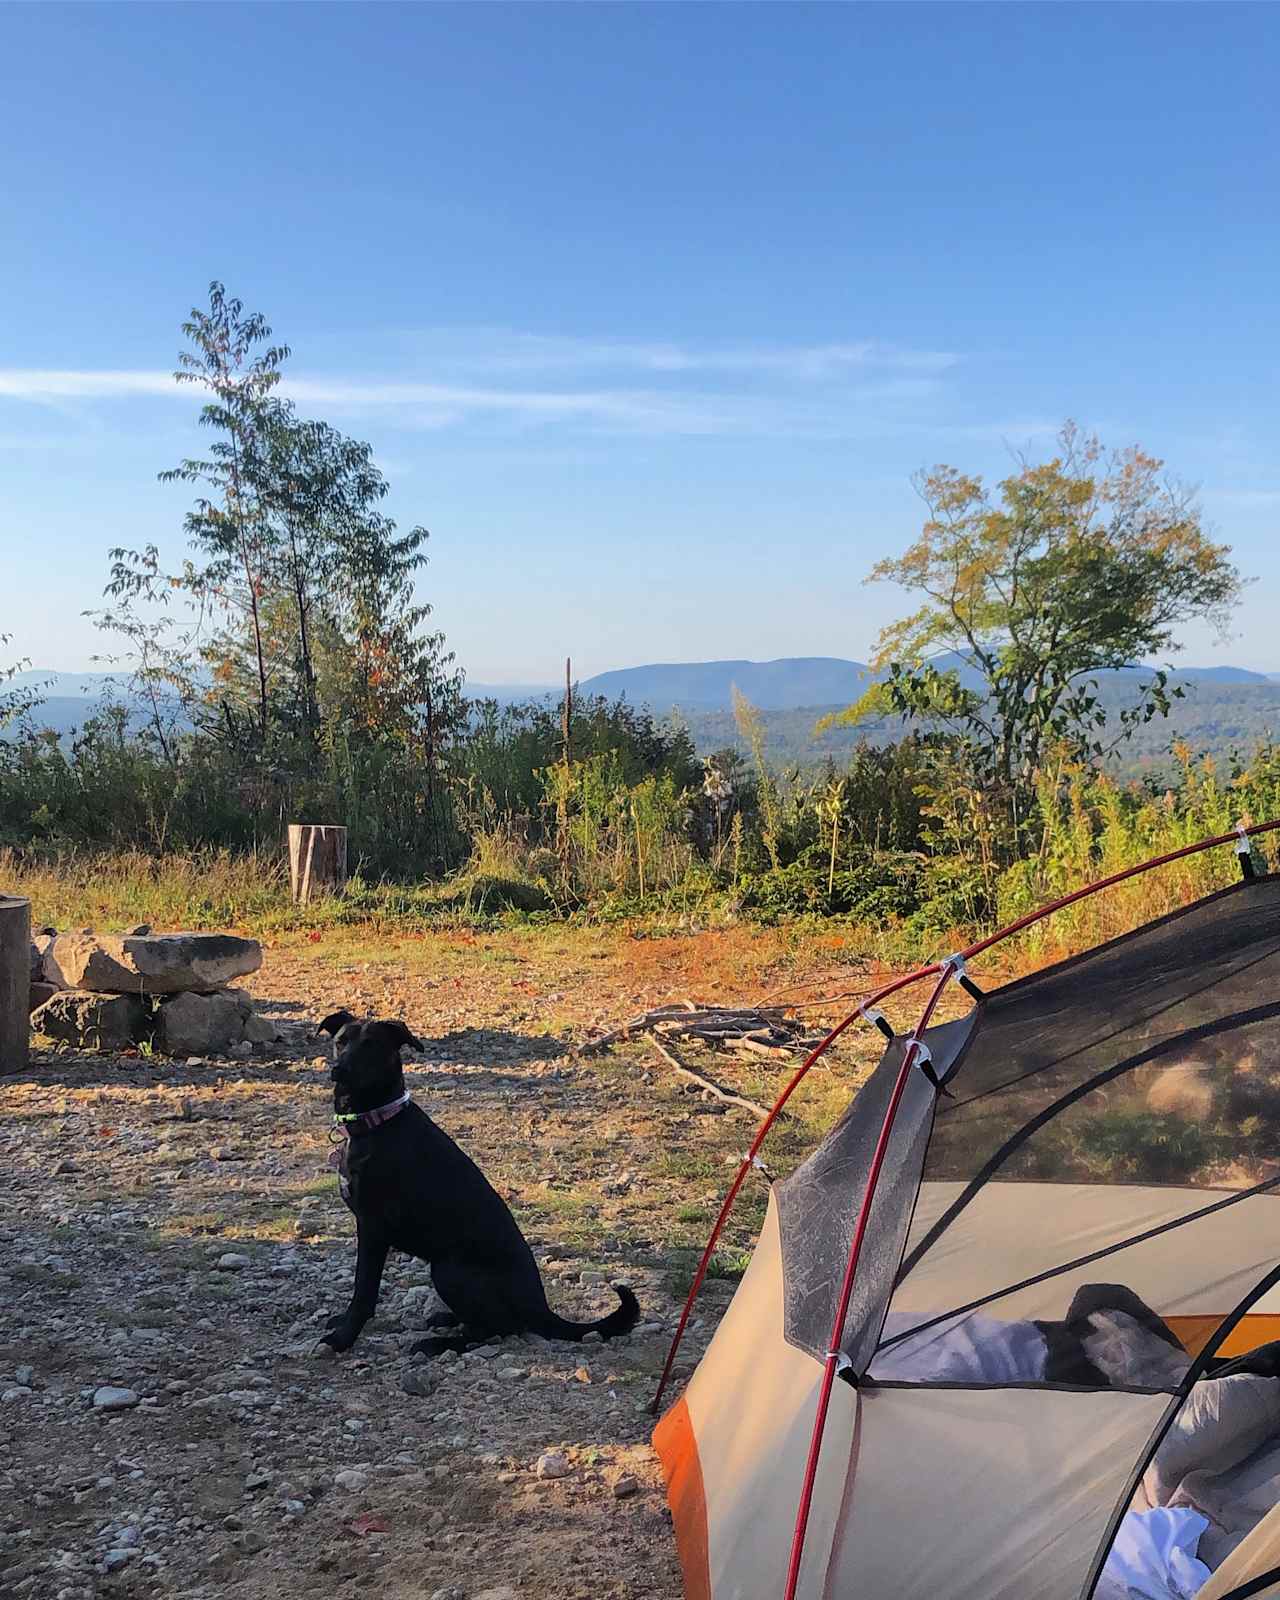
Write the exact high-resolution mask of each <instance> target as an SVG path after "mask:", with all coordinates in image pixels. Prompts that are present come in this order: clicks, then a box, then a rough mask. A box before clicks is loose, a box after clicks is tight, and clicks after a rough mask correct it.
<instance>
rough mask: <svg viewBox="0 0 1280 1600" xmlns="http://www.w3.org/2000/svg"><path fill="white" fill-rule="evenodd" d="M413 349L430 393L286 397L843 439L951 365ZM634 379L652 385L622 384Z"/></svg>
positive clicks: (111, 391) (804, 351) (509, 420)
mask: <svg viewBox="0 0 1280 1600" xmlns="http://www.w3.org/2000/svg"><path fill="white" fill-rule="evenodd" d="M423 339H425V340H426V341H427V344H426V345H424V344H423V342H422V340H423ZM435 343H438V344H439V346H440V347H439V348H435V347H434V344H435ZM415 346H416V348H415V350H414V362H415V364H416V365H417V366H418V367H419V369H420V370H421V369H426V370H428V371H430V372H431V373H432V381H421V380H418V379H416V378H414V377H412V376H410V377H402V376H399V375H396V376H388V377H386V378H379V377H371V378H364V377H361V378H348V377H332V378H326V377H322V376H312V377H306V376H294V375H292V374H290V375H288V376H287V377H286V378H285V380H284V382H283V383H282V385H281V393H282V394H285V395H288V396H290V397H291V398H293V399H294V400H296V401H297V403H298V404H299V405H300V406H302V407H304V408H312V407H314V408H317V409H318V408H325V409H327V410H329V411H331V412H333V413H335V414H337V415H338V416H344V415H345V416H352V417H354V416H364V415H368V414H375V415H377V416H378V417H379V419H380V420H381V421H382V422H384V423H385V424H387V425H390V426H393V427H398V428H401V429H403V430H405V431H409V432H420V431H435V430H440V429H444V428H451V427H460V426H464V425H466V424H480V425H486V424H488V425H498V426H504V427H506V428H508V429H509V428H511V427H518V428H528V427H531V426H551V425H557V426H560V427H570V428H573V429H575V430H576V431H578V432H580V433H601V432H615V433H641V434H647V435H687V436H734V435H742V436H748V437H756V436H763V435H768V434H773V435H783V434H786V435H792V436H805V437H841V436H845V435H848V434H849V433H851V432H854V431H857V432H864V431H866V430H867V429H868V427H869V426H871V425H873V424H875V423H876V422H880V423H889V422H896V423H898V424H901V423H902V422H903V421H904V420H905V419H904V417H903V414H902V413H903V411H904V410H906V411H909V412H915V411H916V410H917V408H918V405H919V403H920V402H921V401H923V400H925V399H927V398H928V397H929V396H931V395H933V394H934V393H935V392H936V390H937V388H938V386H939V384H940V382H941V374H942V373H943V372H944V371H945V370H946V369H947V368H948V367H949V366H950V365H952V364H954V362H955V359H956V358H955V357H953V356H950V355H946V354H943V353H939V352H927V351H916V352H913V351H901V350H896V349H892V348H890V347H888V346H883V345H879V344H876V343H875V342H873V341H863V342H861V343H839V342H833V343H827V344H815V345H797V346H780V345H779V346H769V345H760V346H738V347H724V348H719V349H713V348H706V349H703V348H698V347H693V346H688V345H682V344H674V343H655V344H643V343H635V342H628V341H608V340H605V341H590V340H578V339H554V338H545V337H543V336H540V335H529V334H517V333H504V332H502V331H500V330H499V331H494V330H480V331H479V332H463V331H452V332H451V331H449V330H442V331H441V332H440V333H439V334H438V335H431V334H428V335H424V336H421V338H419V339H416V340H415ZM638 374H643V375H644V378H645V379H646V380H647V381H645V382H643V383H642V384H640V385H637V384H636V383H635V382H634V381H628V379H631V380H634V379H635V378H636V376H637V375H638ZM468 378H470V379H471V380H472V381H466V380H467V379H468ZM538 378H540V379H541V380H542V381H540V382H539V381H537V379H538ZM588 379H590V380H591V381H586V380H588ZM477 380H478V381H477ZM486 380H487V381H486ZM504 380H506V381H504ZM522 380H523V381H522ZM574 380H577V381H574ZM699 380H703V381H699ZM163 398H178V399H184V398H185V399H186V400H187V401H188V403H189V402H190V401H191V399H193V398H194V396H193V395H192V393H191V388H190V386H187V385H181V384H178V383H175V381H174V377H173V374H172V373H171V372H163V371H128V370H121V369H106V370H101V371H89V370H84V369H43V368H9V369H3V368H0V400H6V399H7V400H10V401H16V402H25V403H27V404H35V405H40V406H43V407H46V408H48V409H50V410H55V411H60V412H64V413H70V412H72V411H73V410H74V408H75V407H76V406H77V405H78V404H83V403H93V402H117V403H126V402H130V401H144V400H151V399H163ZM90 415H92V413H90Z"/></svg>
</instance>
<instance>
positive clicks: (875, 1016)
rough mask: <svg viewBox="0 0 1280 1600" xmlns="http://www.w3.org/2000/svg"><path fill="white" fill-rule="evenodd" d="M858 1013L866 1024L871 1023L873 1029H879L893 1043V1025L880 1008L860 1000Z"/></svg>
mask: <svg viewBox="0 0 1280 1600" xmlns="http://www.w3.org/2000/svg"><path fill="white" fill-rule="evenodd" d="M857 1011H858V1015H859V1016H860V1017H861V1018H862V1020H863V1021H864V1022H869V1023H871V1024H872V1026H873V1027H876V1028H879V1030H880V1032H881V1033H882V1034H884V1036H885V1038H886V1039H887V1040H888V1041H889V1043H890V1044H892V1043H893V1037H894V1035H893V1024H892V1023H891V1022H890V1021H889V1019H888V1017H886V1016H885V1014H884V1012H883V1011H881V1010H880V1008H879V1006H869V1005H867V1004H866V1002H865V1001H861V1000H860V1001H859V1002H858V1006H857Z"/></svg>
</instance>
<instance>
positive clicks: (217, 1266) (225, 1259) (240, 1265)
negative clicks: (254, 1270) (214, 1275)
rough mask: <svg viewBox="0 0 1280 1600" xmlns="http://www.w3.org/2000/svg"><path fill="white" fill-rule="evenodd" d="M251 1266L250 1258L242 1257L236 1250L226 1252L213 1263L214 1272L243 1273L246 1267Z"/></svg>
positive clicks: (251, 1260) (251, 1259)
mask: <svg viewBox="0 0 1280 1600" xmlns="http://www.w3.org/2000/svg"><path fill="white" fill-rule="evenodd" d="M252 1265H253V1258H252V1257H251V1256H242V1255H241V1254H240V1253H239V1252H238V1251H236V1250H228V1251H227V1252H226V1254H225V1255H221V1256H219V1257H218V1259H217V1260H216V1261H215V1262H214V1264H213V1267H214V1271H215V1272H243V1271H244V1269H245V1268H246V1267H251V1266H252Z"/></svg>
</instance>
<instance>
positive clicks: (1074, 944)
mask: <svg viewBox="0 0 1280 1600" xmlns="http://www.w3.org/2000/svg"><path fill="white" fill-rule="evenodd" d="M1175 754H1176V755H1177V757H1178V762H1179V770H1178V773H1177V776H1176V781H1175V783H1174V784H1173V785H1172V786H1171V787H1169V788H1168V789H1166V790H1164V791H1163V792H1162V793H1159V794H1156V793H1152V792H1151V791H1150V790H1147V789H1144V788H1142V787H1140V786H1138V785H1135V784H1129V785H1122V784H1119V783H1117V782H1116V781H1115V780H1114V779H1112V778H1109V777H1108V776H1106V775H1105V774H1098V773H1095V772H1089V771H1082V770H1079V769H1077V770H1074V771H1068V772H1066V773H1061V772H1058V773H1053V774H1044V775H1042V776H1041V778H1040V781H1039V784H1038V786H1037V796H1036V800H1037V807H1038V811H1039V822H1040V824H1041V830H1042V831H1041V843H1040V848H1039V850H1038V851H1037V853H1036V854H1035V855H1034V856H1032V857H1030V858H1029V859H1027V860H1025V861H1019V862H1015V863H1014V865H1013V866H1011V867H1009V868H1008V869H1006V871H1005V872H1004V873H1003V875H1002V877H1001V879H1000V883H999V892H998V921H999V922H1000V923H1005V922H1011V921H1013V920H1015V919H1016V918H1017V917H1020V916H1023V915H1025V914H1026V913H1027V912H1029V911H1033V910H1035V909H1036V908H1037V907H1038V906H1041V905H1043V904H1045V903H1046V902H1047V901H1050V900H1055V899H1058V898H1060V897H1061V896H1063V895H1066V894H1070V893H1071V892H1072V891H1073V890H1075V889H1078V888H1081V887H1082V886H1084V885H1085V884H1087V883H1090V882H1093V881H1095V880H1096V879H1098V878H1104V877H1109V876H1110V875H1111V874H1112V873H1116V872H1122V871H1124V869H1125V868H1126V867H1132V866H1137V865H1139V864H1140V863H1141V862H1143V861H1148V860H1150V859H1151V858H1152V857H1154V856H1161V855H1167V854H1169V853H1170V852H1172V851H1175V850H1180V849H1182V848H1183V847H1184V846H1185V845H1190V844H1195V843H1197V842H1198V841H1199V840H1201V839H1205V838H1209V837H1212V836H1214V835H1217V834H1223V833H1230V832H1231V831H1232V830H1233V829H1234V828H1235V826H1236V824H1237V823H1238V822H1241V821H1244V822H1265V821H1270V820H1273V819H1278V818H1280V750H1276V749H1270V748H1268V749H1264V750H1261V751H1259V752H1258V754H1257V755H1256V756H1255V758H1254V759H1253V761H1252V762H1251V763H1250V764H1248V765H1247V766H1246V765H1243V764H1237V765H1235V766H1234V767H1232V768H1231V769H1229V770H1227V771H1226V772H1224V771H1223V770H1222V769H1221V767H1220V766H1219V764H1218V763H1217V762H1215V761H1214V760H1213V759H1212V758H1211V757H1207V756H1206V757H1203V758H1199V759H1196V758H1194V757H1193V756H1192V754H1191V752H1190V751H1189V750H1188V749H1187V748H1186V747H1185V746H1178V747H1177V748H1176V750H1175ZM1253 848H1254V851H1255V853H1256V854H1257V856H1258V857H1259V859H1260V860H1261V861H1262V862H1264V863H1265V865H1266V867H1267V869H1268V870H1270V871H1275V870H1276V868H1277V866H1278V865H1280V844H1277V842H1276V838H1275V836H1274V835H1270V834H1267V835H1263V836H1262V837H1261V838H1259V839H1258V840H1257V841H1256V842H1255V844H1254V846H1253ZM1239 877H1240V868H1239V864H1238V862H1237V860H1236V856H1235V852H1234V850H1233V849H1232V848H1231V847H1229V846H1224V847H1223V848H1221V849H1218V850H1206V851H1202V852H1200V853H1199V854H1197V855H1193V856H1188V857H1186V858H1185V859H1183V860H1181V861H1176V862H1172V863H1170V864H1169V865H1168V866H1164V867H1157V868H1155V869H1153V870H1152V871H1151V872H1147V873H1142V874H1141V875H1140V876H1138V877H1136V878H1134V879H1132V880H1130V881H1129V882H1127V883H1122V884H1117V885H1116V886H1115V887H1114V888H1113V889H1107V890H1104V891H1103V892H1102V893H1100V894H1097V895H1091V896H1090V897H1089V898H1088V899H1087V900H1082V901H1080V902H1078V903H1077V904H1076V905H1074V906H1069V907H1067V908H1065V909H1064V910H1062V911H1059V912H1056V913H1055V914H1054V915H1053V916H1052V917H1051V918H1048V919H1046V921H1044V922H1042V923H1039V924H1037V925H1036V926H1035V927H1033V928H1030V929H1028V930H1027V932H1026V933H1025V934H1023V935H1021V936H1020V937H1019V939H1018V941H1017V948H1018V950H1019V951H1020V952H1021V953H1022V955H1023V957H1024V958H1025V959H1027V960H1043V959H1046V958H1048V957H1051V956H1055V955H1058V954H1062V953H1065V952H1067V951H1069V950H1078V949H1084V948H1086V947H1088V946H1089V945H1092V944H1097V943H1100V942H1101V941H1103V940H1105V939H1110V938H1114V937H1115V936H1116V935H1118V934H1120V933H1123V932H1125V931H1127V930H1128V929H1130V928H1134V927H1137V926H1138V925H1139V924H1141V923H1143V922H1147V921H1150V920H1151V919H1153V918H1155V917H1159V916H1163V915H1165V914H1166V913H1167V912H1170V911H1175V910H1177V909H1178V907H1180V906H1184V905H1187V904H1189V903H1190V902H1191V901H1193V900H1196V899H1199V898H1200V897H1201V896H1203V895H1206V894H1211V893H1212V892H1213V891H1214V890H1215V889H1221V888H1225V887H1226V886H1227V885H1228V884H1231V883H1235V882H1238V881H1239Z"/></svg>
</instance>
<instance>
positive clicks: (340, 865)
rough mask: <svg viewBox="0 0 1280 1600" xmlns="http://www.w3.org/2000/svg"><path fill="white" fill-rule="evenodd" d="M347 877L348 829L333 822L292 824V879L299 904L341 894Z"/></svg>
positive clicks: (295, 901) (290, 843) (290, 831)
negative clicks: (315, 897) (323, 896)
mask: <svg viewBox="0 0 1280 1600" xmlns="http://www.w3.org/2000/svg"><path fill="white" fill-rule="evenodd" d="M346 881H347V830H346V829H345V828H339V827H335V826H334V825H333V824H332V823H310V822H291V823H290V824H289V882H290V883H291V885H292V886H293V899H294V903H295V904H296V905H300V906H305V905H306V904H307V902H308V901H309V900H310V899H311V898H312V896H317V897H318V896H320V895H325V894H341V893H342V890H343V886H344V885H345V883H346Z"/></svg>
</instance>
